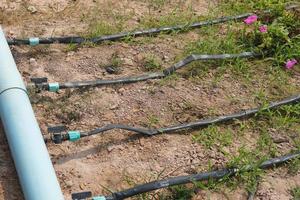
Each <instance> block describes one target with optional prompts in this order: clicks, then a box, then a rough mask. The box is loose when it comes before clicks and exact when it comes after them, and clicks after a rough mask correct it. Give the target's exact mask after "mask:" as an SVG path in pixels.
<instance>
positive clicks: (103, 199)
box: [92, 196, 106, 200]
mask: <svg viewBox="0 0 300 200" xmlns="http://www.w3.org/2000/svg"><path fill="white" fill-rule="evenodd" d="M92 200H106V198H105V196H99V197H93V198H92Z"/></svg>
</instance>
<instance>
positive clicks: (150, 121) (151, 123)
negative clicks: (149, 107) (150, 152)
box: [148, 115, 160, 127]
mask: <svg viewBox="0 0 300 200" xmlns="http://www.w3.org/2000/svg"><path fill="white" fill-rule="evenodd" d="M159 121H160V119H159V118H158V117H157V116H156V115H150V116H149V117H148V127H153V126H155V125H157V124H159Z"/></svg>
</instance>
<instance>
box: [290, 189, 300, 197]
mask: <svg viewBox="0 0 300 200" xmlns="http://www.w3.org/2000/svg"><path fill="white" fill-rule="evenodd" d="M291 193H292V196H293V200H300V187H299V186H298V187H295V188H293V189H292V191H291Z"/></svg>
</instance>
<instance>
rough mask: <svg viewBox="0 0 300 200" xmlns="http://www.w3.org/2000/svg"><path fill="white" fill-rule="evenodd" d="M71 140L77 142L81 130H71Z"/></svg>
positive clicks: (69, 133)
mask: <svg viewBox="0 0 300 200" xmlns="http://www.w3.org/2000/svg"><path fill="white" fill-rule="evenodd" d="M68 135H69V141H71V142H75V141H76V140H79V139H80V132H79V131H69V132H68Z"/></svg>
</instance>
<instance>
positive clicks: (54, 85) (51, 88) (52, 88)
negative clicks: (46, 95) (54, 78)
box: [48, 83, 59, 92]
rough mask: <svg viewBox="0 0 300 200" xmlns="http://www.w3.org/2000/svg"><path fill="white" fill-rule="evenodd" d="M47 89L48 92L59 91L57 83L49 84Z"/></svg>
mask: <svg viewBox="0 0 300 200" xmlns="http://www.w3.org/2000/svg"><path fill="white" fill-rule="evenodd" d="M48 88H49V91H50V92H58V90H59V83H49V84H48Z"/></svg>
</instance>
